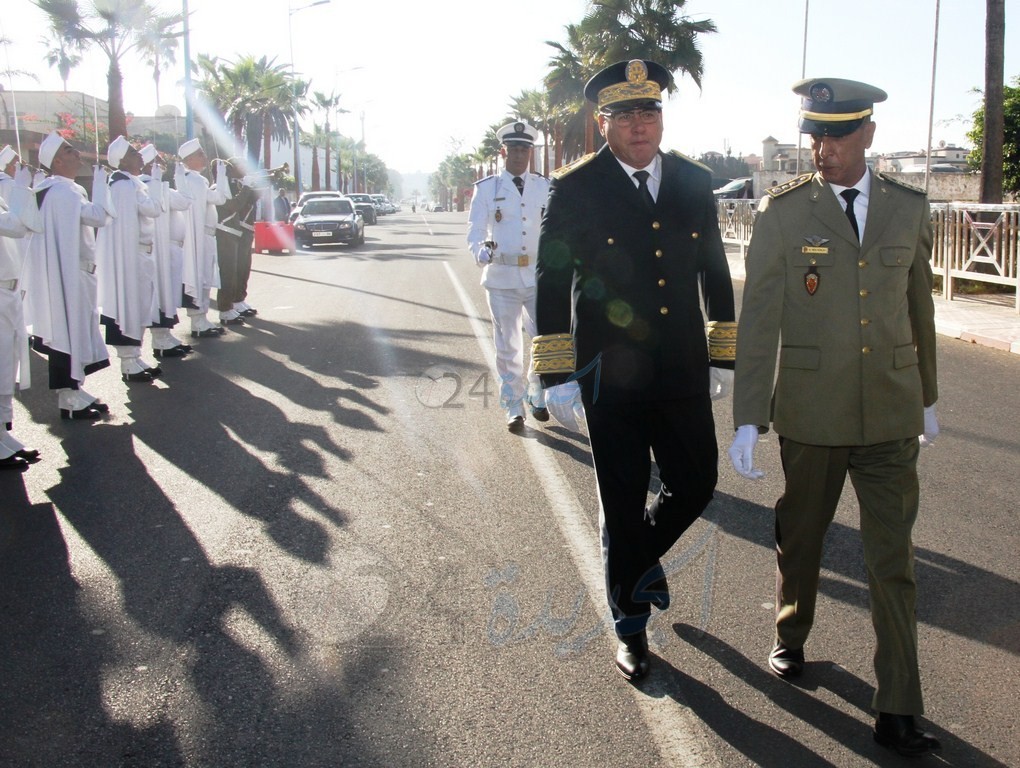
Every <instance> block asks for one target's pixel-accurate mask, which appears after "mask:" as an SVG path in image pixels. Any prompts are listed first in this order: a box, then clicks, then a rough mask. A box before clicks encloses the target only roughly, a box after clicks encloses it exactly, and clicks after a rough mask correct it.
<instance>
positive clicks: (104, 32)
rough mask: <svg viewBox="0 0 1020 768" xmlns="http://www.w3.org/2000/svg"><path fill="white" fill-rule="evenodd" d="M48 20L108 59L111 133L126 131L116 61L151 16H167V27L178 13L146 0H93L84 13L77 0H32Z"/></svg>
mask: <svg viewBox="0 0 1020 768" xmlns="http://www.w3.org/2000/svg"><path fill="white" fill-rule="evenodd" d="M33 2H34V3H35V5H36V6H37V7H38V8H39V9H40V10H41V11H42V12H43V13H45V14H46V15H47V16H48V17H49V19H50V25H51V27H52V28H53V30H54V32H55V33H56V34H57V35H58V36H59V37H61V38H64V39H66V40H68V41H69V42H71V43H74V44H80V45H81V46H82V47H87V46H90V45H96V46H98V47H99V48H100V50H102V51H103V53H105V54H106V56H107V58H108V59H109V60H110V68H109V70H107V73H106V85H107V92H108V96H107V98H108V99H109V104H110V113H109V119H108V121H107V122H108V124H109V130H110V135H111V136H117V135H121V134H127V117H126V115H125V113H124V75H123V73H122V72H121V68H120V61H121V59H122V58H123V57H124V56H125V55H126V54H127V53H128V52H130V51H131V50H132V49H134V48H136V47H137V46H138V44H139V35H140V34H141V32H142V30H144V29H145V26H146V24H147V23H148V20H149V19H151V18H153V17H160V18H166V19H167V27H168V28H169V27H173V26H175V25H176V24H179V23H180V22H181V21H182V20H183V15H182V14H180V13H172V14H162V13H160V12H159V11H158V10H157V9H156V7H155V6H154V5H152V4H151V3H150V2H148V1H147V0H102V2H99V1H98V0H93V1H92V2H90V3H89V4H88V5H89V8H88V10H87V11H86V12H83V11H82V8H81V7H80V5H79V0H33Z"/></svg>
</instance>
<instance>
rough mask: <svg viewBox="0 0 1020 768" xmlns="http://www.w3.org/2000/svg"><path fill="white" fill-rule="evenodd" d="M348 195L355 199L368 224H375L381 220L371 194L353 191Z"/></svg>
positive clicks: (356, 205) (355, 203)
mask: <svg viewBox="0 0 1020 768" xmlns="http://www.w3.org/2000/svg"><path fill="white" fill-rule="evenodd" d="M347 197H348V199H350V200H353V201H354V205H355V207H356V208H357V209H358V211H359V212H360V213H361V215H362V216H364V217H365V223H366V224H375V223H376V222H377V221H379V212H378V211H377V210H376V209H375V201H374V200H372V196H371V195H366V194H365V193H364V192H351V193H350V194H349V195H347Z"/></svg>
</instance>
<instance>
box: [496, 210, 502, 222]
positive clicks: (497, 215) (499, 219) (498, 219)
mask: <svg viewBox="0 0 1020 768" xmlns="http://www.w3.org/2000/svg"><path fill="white" fill-rule="evenodd" d="M495 218H496V223H497V224H499V222H501V221H503V211H501V210H499V207H498V206H497V208H496V216H495Z"/></svg>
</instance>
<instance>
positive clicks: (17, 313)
mask: <svg viewBox="0 0 1020 768" xmlns="http://www.w3.org/2000/svg"><path fill="white" fill-rule="evenodd" d="M4 149H5V151H6V150H7V149H9V148H8V147H5V148H4ZM2 160H3V157H2V156H0V162H2ZM15 177H16V178H15ZM31 178H32V174H31V172H30V171H29V169H28V168H21V169H18V170H17V171H15V172H14V174H13V176H8V180H9V181H10V184H7V185H6V189H5V192H6V194H5V196H4V197H2V198H0V470H2V469H13V470H24V469H27V468H28V465H29V464H30V463H32V462H35V461H38V459H39V452H38V451H35V450H29V449H26V448H25V446H24V444H23V443H21V442H20V441H19V440H18V439H17V438H15V437H14V435H12V434H11V429H12V428H13V421H14V391H15V389H16V387H18V385H19V378H20V386H21V388H22V389H27V388H28V387H29V386H30V385H31V377H30V375H29V361H28V333H27V331H26V329H25V315H24V312H23V300H22V293H23V287H22V282H23V281H22V269H23V265H24V253H23V251H22V249H21V248H20V243H21V242H22V241H23V240H24V239H25V238H26V237H28V236H29V235H30V234H31V232H33V231H39V230H40V229H42V220H41V217H40V216H39V209H38V208H37V207H36V202H35V197H34V196H33V195H32V191H31V189H29V186H28V185H29V183H30V182H31ZM8 200H9V201H10V205H8V202H7V201H8Z"/></svg>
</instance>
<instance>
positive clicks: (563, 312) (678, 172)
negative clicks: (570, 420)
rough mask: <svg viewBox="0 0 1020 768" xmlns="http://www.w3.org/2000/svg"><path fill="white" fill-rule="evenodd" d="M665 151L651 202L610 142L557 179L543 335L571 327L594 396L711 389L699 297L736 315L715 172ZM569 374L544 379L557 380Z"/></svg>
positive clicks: (542, 262)
mask: <svg viewBox="0 0 1020 768" xmlns="http://www.w3.org/2000/svg"><path fill="white" fill-rule="evenodd" d="M661 157H662V179H661V183H660V186H659V194H658V200H657V201H656V204H655V207H654V210H649V209H648V208H647V205H646V203H644V202H643V201H642V199H641V197H640V196H639V193H638V189H637V187H636V186H635V184H634V182H633V180H632V179H630V178H629V177H628V176H627V174H626V172H625V171H624V169H623V168H622V167H621V166H620V163H619V162H618V161H617V160H616V158H615V157H614V156H613V154H612V153H611V152H610V150H609V147H608V145H607V146H605V147H603V148H602V150H601V151H600V152H599V153H598V154H597V155H595V156H594V157H592V158H591V159H589V160H588V161H587V162H581V163H578V164H577V166H578V167H575V168H573V169H572V170H569V171H568V172H567V173H566V174H565V175H562V176H560V177H559V178H554V180H553V182H552V185H551V188H550V194H549V201H548V204H547V207H546V212H545V218H544V219H543V222H542V234H541V239H540V241H539V255H538V267H537V282H538V296H537V318H536V321H537V326H538V333H539V335H542V334H557V333H573V336H574V343H575V349H576V364H575V365H576V374H577V375H578V381H579V382H580V385H581V389H582V392H583V394H584V395H585V399H586V402H588V403H591V402H592V401H593V400H594V397H595V394H596V391H597V393H598V402H606V403H613V402H640V401H654V400H665V399H672V398H679V397H689V396H692V395H702V394H706V393H707V392H708V386H709V383H708V347H707V343H706V337H705V318H704V315H703V314H702V308H701V302H702V300H703V301H704V306H705V311H706V312H707V314H708V318H709V319H710V320H719V321H727V322H731V321H733V319H734V306H733V284H732V282H731V280H730V272H729V265H728V264H727V262H726V254H725V251H724V250H723V244H722V238H721V236H720V234H719V224H718V218H717V214H716V206H715V200H714V197H713V195H712V183H711V173H710V171H709V170H708V169H706V168H705V167H704V166H702V165H700V164H698V163H695V162H694V161H692V160H690V159H688V158H685V157H683V156H681V155H676V154H662V155H661ZM715 364H716V363H713V365H715ZM719 365H720V366H726V365H728V366H730V367H732V363H719ZM582 372H583V375H582ZM566 378H567V375H566V374H555V375H548V376H543V377H542V380H543V383H544V384H545V386H552V385H554V384H559V383H562V382H563V381H564V380H565V379H566Z"/></svg>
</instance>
